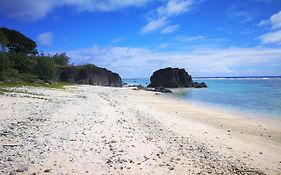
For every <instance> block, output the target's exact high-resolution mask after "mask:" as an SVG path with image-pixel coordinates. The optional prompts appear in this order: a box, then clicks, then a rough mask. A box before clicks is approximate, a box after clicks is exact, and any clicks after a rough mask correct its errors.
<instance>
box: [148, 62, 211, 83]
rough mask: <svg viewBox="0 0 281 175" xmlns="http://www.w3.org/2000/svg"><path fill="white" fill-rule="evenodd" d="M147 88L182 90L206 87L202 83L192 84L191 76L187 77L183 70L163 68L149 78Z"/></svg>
mask: <svg viewBox="0 0 281 175" xmlns="http://www.w3.org/2000/svg"><path fill="white" fill-rule="evenodd" d="M148 87H154V88H156V87H165V88H184V87H191V88H192V87H195V88H203V87H207V85H206V84H205V83H204V82H202V83H198V82H193V81H192V77H191V75H189V74H188V73H187V72H186V71H185V69H179V68H171V67H168V68H165V69H160V70H157V71H155V72H154V73H153V75H152V76H151V77H150V84H149V85H148Z"/></svg>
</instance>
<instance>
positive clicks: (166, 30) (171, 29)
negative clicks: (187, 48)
mask: <svg viewBox="0 0 281 175" xmlns="http://www.w3.org/2000/svg"><path fill="white" fill-rule="evenodd" d="M178 29H179V25H172V26H167V27H165V28H164V29H163V30H162V31H161V33H165V34H167V33H173V32H174V31H176V30H178Z"/></svg>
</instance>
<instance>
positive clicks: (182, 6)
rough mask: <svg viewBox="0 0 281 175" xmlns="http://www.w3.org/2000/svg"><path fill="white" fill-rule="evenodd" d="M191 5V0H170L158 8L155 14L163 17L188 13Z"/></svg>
mask: <svg viewBox="0 0 281 175" xmlns="http://www.w3.org/2000/svg"><path fill="white" fill-rule="evenodd" d="M192 4H193V1H192V0H170V1H168V3H167V4H166V5H165V6H162V7H159V8H158V9H157V13H158V15H159V16H165V17H170V16H177V15H180V14H182V13H184V12H186V11H188V10H189V8H190V7H191V5H192Z"/></svg>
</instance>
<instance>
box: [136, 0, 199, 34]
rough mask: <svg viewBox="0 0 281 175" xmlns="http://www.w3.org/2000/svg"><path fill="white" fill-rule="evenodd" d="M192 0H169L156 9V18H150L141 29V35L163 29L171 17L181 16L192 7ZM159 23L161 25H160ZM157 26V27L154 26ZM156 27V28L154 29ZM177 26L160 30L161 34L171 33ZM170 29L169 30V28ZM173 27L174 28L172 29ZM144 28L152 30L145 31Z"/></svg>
mask: <svg viewBox="0 0 281 175" xmlns="http://www.w3.org/2000/svg"><path fill="white" fill-rule="evenodd" d="M193 3H194V1H193V0H169V1H168V2H167V3H166V4H165V5H163V6H160V7H158V8H157V9H156V12H155V13H156V16H155V17H154V18H150V19H149V20H148V22H147V24H146V25H145V26H144V27H142V28H141V32H140V33H141V34H147V33H150V32H153V31H156V30H158V29H161V28H163V27H165V26H166V25H167V24H168V22H167V21H168V20H169V19H170V18H171V17H173V16H178V15H181V14H183V13H185V12H187V11H188V10H190V8H191V6H192V5H193ZM160 22H161V25H160ZM156 24H158V25H156ZM156 26H157V27H156ZM176 26H177V25H174V26H168V28H167V27H166V28H165V29H163V30H162V32H161V33H169V32H170V33H171V32H173V31H175V30H176V29H177V28H178V27H176ZM169 27H170V28H169ZM172 27H174V28H172ZM146 28H152V29H153V30H145V31H146V32H143V31H144V29H146ZM165 31H166V32H165Z"/></svg>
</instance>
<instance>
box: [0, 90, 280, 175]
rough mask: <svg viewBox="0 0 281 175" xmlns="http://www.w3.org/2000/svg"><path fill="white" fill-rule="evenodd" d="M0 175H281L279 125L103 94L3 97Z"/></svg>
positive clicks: (150, 96) (158, 99)
mask: <svg viewBox="0 0 281 175" xmlns="http://www.w3.org/2000/svg"><path fill="white" fill-rule="evenodd" d="M0 122H1V125H0V174H3V175H4V174H13V175H14V174H28V175H29V174H124V175H128V174H134V175H135V174H139V175H142V174H157V175H158V174H281V122H280V121H278V120H273V119H271V120H269V119H264V118H254V117H252V116H250V115H248V114H243V113H238V112H233V111H227V110H222V109H218V108H213V107H208V106H203V105H198V104H193V103H191V102H187V101H183V100H180V99H177V98H173V97H171V96H169V95H165V94H160V93H155V92H148V91H143V90H133V89H132V88H110V87H97V86H86V85H85V86H71V87H67V88H66V89H65V90H58V89H46V88H33V87H23V88H11V89H9V92H5V93H4V94H2V95H0Z"/></svg>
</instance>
